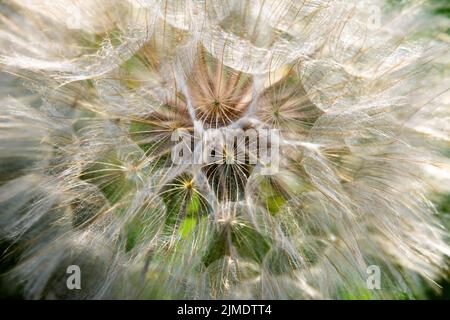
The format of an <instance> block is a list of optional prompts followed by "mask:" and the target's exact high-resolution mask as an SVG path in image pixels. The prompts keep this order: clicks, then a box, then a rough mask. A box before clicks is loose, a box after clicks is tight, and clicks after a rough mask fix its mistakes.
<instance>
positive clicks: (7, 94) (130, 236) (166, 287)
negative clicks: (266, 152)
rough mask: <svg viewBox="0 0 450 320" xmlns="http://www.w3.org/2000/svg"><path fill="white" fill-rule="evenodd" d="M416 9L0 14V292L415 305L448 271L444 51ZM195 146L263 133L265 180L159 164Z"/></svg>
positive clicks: (241, 167)
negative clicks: (271, 144)
mask: <svg viewBox="0 0 450 320" xmlns="http://www.w3.org/2000/svg"><path fill="white" fill-rule="evenodd" d="M427 9H429V8H428V7H427V6H426V5H425V4H423V2H422V1H410V2H409V4H407V5H402V6H395V5H393V4H392V1H379V0H377V1H374V0H364V1H361V0H358V1H356V0H354V1H353V0H352V1H349V0H345V1H344V0H342V1H341V0H336V1H328V0H327V1H325V0H310V1H307V0H301V1H292V0H276V1H275V0H270V1H268V0H265V1H263V0H246V1H241V0H221V1H218V0H210V1H206V0H203V1H193V0H182V1H181V0H163V1H158V0H127V1H125V0H114V1H91V0H89V1H84V0H83V1H75V0H72V1H70V0H58V1H34V0H27V1H23V0H21V1H18V0H17V1H16V0H10V1H4V2H2V3H1V4H0V10H1V12H0V25H1V27H0V68H1V69H0V71H1V73H0V99H1V104H2V106H1V108H0V212H1V213H0V239H1V240H2V241H3V242H5V243H8V244H9V245H8V248H9V249H8V250H9V251H11V252H9V251H8V253H9V254H12V255H18V256H20V259H19V261H18V262H17V265H16V266H15V267H14V268H13V269H12V270H11V272H10V273H9V274H8V277H10V279H11V283H13V279H15V280H19V283H20V284H22V286H21V288H23V291H24V292H23V294H24V295H25V296H26V297H28V298H34V299H40V298H47V299H54V298H64V299H65V298H77V299H92V298H96V299H102V298H138V299H146V298H151V299H154V298H160V299H171V298H184V299H197V298H206V299H219V298H245V299H260V298H261V299H317V298H327V299H328V298H332V299H342V298H346V297H349V296H367V295H370V296H371V297H373V298H392V297H398V296H399V295H400V296H402V297H404V296H407V297H414V296H415V290H416V289H417V285H418V284H419V283H420V281H422V280H423V279H425V280H426V281H429V282H430V283H433V282H434V281H435V280H437V279H438V278H439V276H441V275H442V274H444V273H445V272H446V265H445V259H446V257H448V256H449V255H450V247H449V246H448V244H447V243H446V240H447V239H446V230H445V228H444V227H443V226H442V225H440V223H439V220H438V219H437V217H436V214H435V209H434V207H433V205H432V203H431V201H430V200H429V199H430V196H431V195H433V194H435V193H439V192H448V191H449V190H448V188H449V187H448V185H449V181H450V178H449V168H450V165H449V162H448V160H446V159H445V158H444V156H443V155H442V154H441V153H440V151H439V150H441V149H443V148H448V147H449V141H450V131H449V126H448V123H449V120H450V113H449V110H450V109H449V98H450V93H449V88H448V83H449V81H448V80H449V68H448V62H449V39H448V35H446V34H445V33H444V32H443V31H441V29H439V28H438V27H436V28H434V29H432V30H430V28H429V24H430V21H434V20H433V19H434V18H433V17H432V16H431V15H429V14H428V11H427ZM441 25H447V26H448V21H437V22H436V26H441ZM430 34H431V36H430ZM431 37H433V40H430V38H431ZM216 128H222V129H223V128H241V129H255V130H259V129H277V130H279V132H280V150H279V151H280V161H279V170H278V171H277V172H275V173H274V174H272V175H265V174H263V168H262V166H261V164H248V163H232V164H223V163H215V162H211V163H203V164H198V163H185V164H175V163H174V162H173V161H172V159H171V153H172V151H173V149H174V147H175V145H176V143H177V142H175V141H173V134H174V132H176V131H177V130H180V129H181V130H183V132H185V133H188V134H192V135H197V134H199V133H203V132H206V131H207V130H208V129H216ZM259 146H260V145H259ZM438 181H440V182H438ZM70 265H78V266H79V267H80V269H81V271H82V277H83V278H82V279H83V280H82V281H83V288H82V290H80V291H77V290H73V291H72V290H69V289H68V288H67V287H66V281H65V279H66V276H67V274H66V269H67V267H68V266H70ZM370 265H377V266H379V267H380V268H381V270H382V276H381V277H382V284H381V286H382V288H381V289H382V290H374V291H370V290H368V289H367V286H366V279H367V276H368V275H367V268H368V266H370Z"/></svg>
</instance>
